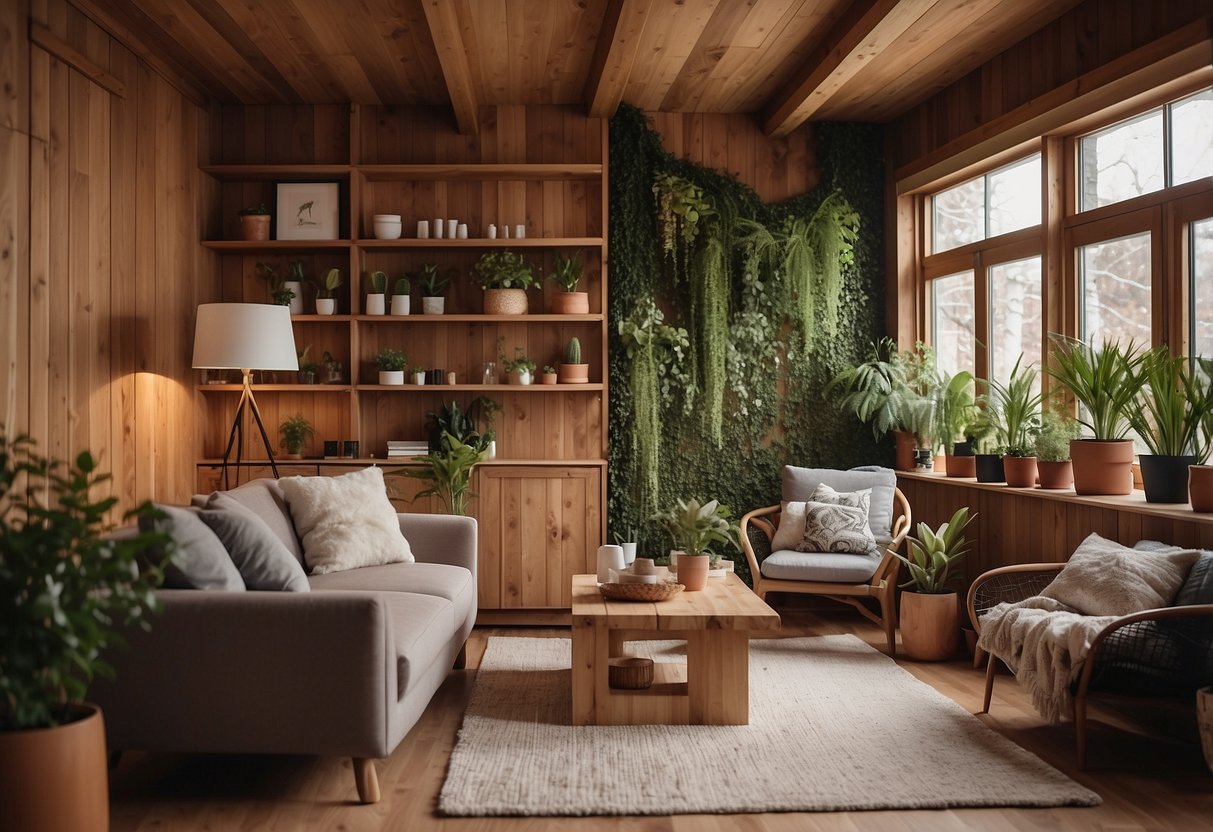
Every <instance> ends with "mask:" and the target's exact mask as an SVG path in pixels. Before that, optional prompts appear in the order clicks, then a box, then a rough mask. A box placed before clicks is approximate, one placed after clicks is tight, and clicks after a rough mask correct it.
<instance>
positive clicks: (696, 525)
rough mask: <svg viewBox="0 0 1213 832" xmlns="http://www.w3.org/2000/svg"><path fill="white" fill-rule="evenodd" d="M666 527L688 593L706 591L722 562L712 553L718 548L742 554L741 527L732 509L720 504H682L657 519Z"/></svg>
mask: <svg viewBox="0 0 1213 832" xmlns="http://www.w3.org/2000/svg"><path fill="white" fill-rule="evenodd" d="M653 519H654V520H656V521H657V522H659V523H661V524H662V525H664V526H665V528H666V531H668V532H669V533H670V537H671V538H672V539H673V541H674V549H675V550H676V551H675V554H677V556H678V582H679V583H680V584H682V585H683V586H685V587H686V590H687V592H697V591H699V590H701V589H703V587H704V585H705V584H706V583H707V580H708V570H709V569H710V568H711V565H712V564H713V563H714V562H716V561H718V560H720V553H719V552H714V551H712V548H711V547H712V546H713V545H715V544H728V545H730V546H732V547H733V548H735V549H738V550H740V545H739V544H738V542H737V536H738V533H739V530H738V526H737V523H735V522H734V521H733V519H732V512H731V511H730V510H729V507H728V506H725V505H721V504H720V503H719V502H717V501H716V500H710V501H709V502H707V503H704V504H702V505H700V503H699V501H698V500H678V501H677V502H676V503H675V504H674V505H673V506H671V507H670V508H668V509H666V510H665V511H663V512H661V513H659V514H658V515H656V516H655V517H654V518H653Z"/></svg>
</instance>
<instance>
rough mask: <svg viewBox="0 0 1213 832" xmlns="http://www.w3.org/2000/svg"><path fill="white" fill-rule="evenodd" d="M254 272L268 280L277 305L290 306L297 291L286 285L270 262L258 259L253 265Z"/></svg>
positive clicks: (271, 296)
mask: <svg viewBox="0 0 1213 832" xmlns="http://www.w3.org/2000/svg"><path fill="white" fill-rule="evenodd" d="M253 269H254V273H255V274H256V275H257V277H259V278H260V279H261V280H264V281H265V282H266V285H267V286H269V289H270V300H271V301H272V302H273V303H274V304H275V305H277V306H290V305H291V300H293V299H294V297H295V293H294V291H292V290H291V289H288V288H287V287H286V281H285V280H283V279H282V275H280V274H278V272H277V270H275V269H274V267H273V266H271V265H270V264H269V263H266V262H265V261H263V260H258V261H257V264H256V265H255V266H254V267H253Z"/></svg>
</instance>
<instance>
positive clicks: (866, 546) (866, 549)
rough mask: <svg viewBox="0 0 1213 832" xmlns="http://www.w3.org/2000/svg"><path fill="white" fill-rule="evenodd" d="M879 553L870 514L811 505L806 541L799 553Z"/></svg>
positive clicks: (797, 548)
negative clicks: (869, 518) (869, 526)
mask: <svg viewBox="0 0 1213 832" xmlns="http://www.w3.org/2000/svg"><path fill="white" fill-rule="evenodd" d="M876 550H877V546H876V538H875V537H873V536H872V530H871V529H870V528H868V513H867V511H866V510H864V509H862V508H859V507H857V506H844V505H833V504H830V503H818V502H809V503H808V504H807V506H806V510H805V523H804V540H802V541H801V542H800V545H799V546H797V547H796V551H798V552H840V553H844V554H851V555H868V554H872V553H873V552H875V551H876Z"/></svg>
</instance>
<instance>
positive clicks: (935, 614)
mask: <svg viewBox="0 0 1213 832" xmlns="http://www.w3.org/2000/svg"><path fill="white" fill-rule="evenodd" d="M975 516H976V515H973V517H975ZM971 520H972V517H970V515H969V509H968V507H967V506H964V507H961V508H959V509H957V510H956V513H955V514H953V515H952V517H951V519H950V520H948V522H946V523H944V524H943V525H941V526H940V527H939V528H938V529H935V530H932V529H931V527H930V526H928V525H927V524H926V523H919V524H918V534H917V535H916V536H914V537H910V538H908V539H907V543H908V545H909V550H908V554H907V555H900V554H896V553H894V554H895V555H896V557H897V559H898V560H900V561H901V562H902V564H903V565H904V566H905V567H906V569H907V570H908V571H909V573H910V579H909V580H908V581H906V582H905V583H903V584H901V587H902V588H903V589H905V590H907V591H906V592H903V593H902V595H901V644H902V647H903V649H904V650H905V652H906V655H907V656H909V657H910V658H911V659H917V660H919V661H943V660H945V659H949V658H951V657H952V654H953V653H955V652H956V644H957V636H958V635H959V633H960V624H959V620H960V611H959V606H958V602H957V596H956V592H955V590H953V589H951V587H950V584H951V581H952V579H953V578H954V577H956V576H955V575H954V574H953V572H952V568H953V567H954V566H955V565H956V562H957V561H959V560H960V559H961V558H963V557H964V556H965V554H967V552H968V541H967V540H966V539H965V535H964V533H965V529H966V528H967V527H968V525H969V522H970V521H971Z"/></svg>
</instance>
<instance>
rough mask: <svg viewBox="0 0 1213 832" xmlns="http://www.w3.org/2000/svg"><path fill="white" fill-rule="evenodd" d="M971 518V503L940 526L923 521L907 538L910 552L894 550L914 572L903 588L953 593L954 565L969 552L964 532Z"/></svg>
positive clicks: (934, 593) (897, 556) (926, 592)
mask: <svg viewBox="0 0 1213 832" xmlns="http://www.w3.org/2000/svg"><path fill="white" fill-rule="evenodd" d="M974 516H976V515H974ZM970 520H972V517H970V516H969V508H968V506H961V507H960V508H958V509H957V510H956V513H955V514H953V515H952V517H951V519H950V520H948V522H946V523H944V524H943V525H942V526H940V527H939V528H938V529H935V530H932V529H931V527H930V526H929V525H927V524H926V523H919V524H918V534H917V535H916V536H914V537H910V538H908V539H907V543H908V544H909V554H908V555H901V554H897V553H894V555H895V556H896V558H897V559H898V560H900V561H901V562H902V564H903V565H904V566H905V567H906V569H908V570H909V572H910V578H909V580H907V581H906V582H905V583H903V584H901V588H902V589H910V590H911V591H913V592H918V593H922V594H924V595H939V594H941V593H945V592H951V591H952V589H951V588H950V587H949V586H948V583H949V581H951V579H952V577H953V573H952V567H953V566H955V565H956V562H957V561H959V560H960V559H961V558H963V557H964V556H965V555H966V554H967V553H968V545H969V543H968V540H966V539H965V536H964V533H965V529H966V528H967V527H968V525H969V522H970Z"/></svg>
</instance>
